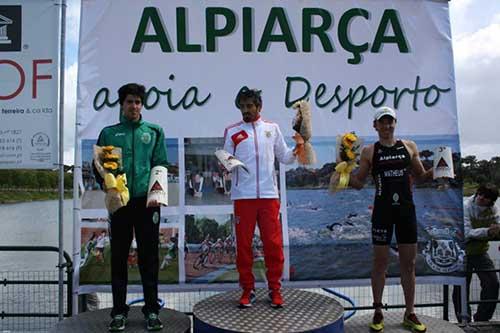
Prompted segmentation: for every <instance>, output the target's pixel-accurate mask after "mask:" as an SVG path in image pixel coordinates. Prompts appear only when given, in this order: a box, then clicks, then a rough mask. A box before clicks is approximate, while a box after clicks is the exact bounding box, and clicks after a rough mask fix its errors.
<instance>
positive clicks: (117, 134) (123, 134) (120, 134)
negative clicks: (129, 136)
mask: <svg viewBox="0 0 500 333" xmlns="http://www.w3.org/2000/svg"><path fill="white" fill-rule="evenodd" d="M115 136H125V133H115Z"/></svg>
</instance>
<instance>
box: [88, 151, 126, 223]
mask: <svg viewBox="0 0 500 333" xmlns="http://www.w3.org/2000/svg"><path fill="white" fill-rule="evenodd" d="M121 156H122V151H121V148H117V147H113V146H104V147H100V146H96V145H94V166H95V169H96V170H97V172H98V173H99V176H101V178H102V179H103V184H104V192H105V193H106V195H105V196H104V204H105V205H106V208H107V210H108V212H109V213H110V214H113V213H114V212H116V211H117V210H118V209H119V208H121V207H123V206H125V205H126V204H127V202H128V201H129V191H128V188H127V177H126V175H125V173H124V172H123V171H122V170H121V169H122V167H121V164H122V163H121Z"/></svg>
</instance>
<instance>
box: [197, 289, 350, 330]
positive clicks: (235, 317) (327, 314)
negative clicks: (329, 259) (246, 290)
mask: <svg viewBox="0 0 500 333" xmlns="http://www.w3.org/2000/svg"><path fill="white" fill-rule="evenodd" d="M240 295H241V291H240V290H234V291H228V292H224V293H220V294H217V295H214V296H211V297H208V298H206V299H204V300H202V301H200V302H198V303H197V304H196V305H195V306H194V308H193V328H194V330H193V332H194V333H209V332H210V333H229V332H231V333H234V332H248V333H250V332H252V333H269V332H273V333H285V332H311V333H313V332H316V333H340V332H344V319H343V314H344V309H343V307H342V305H341V304H340V303H339V302H337V301H336V300H335V299H334V298H332V297H329V296H325V295H322V294H318V293H314V292H308V291H303V290H299V289H284V290H283V298H284V301H285V305H284V307H282V308H278V309H275V308H271V306H270V302H269V300H268V296H267V290H265V289H257V290H256V295H257V300H256V302H255V303H254V304H253V306H252V307H250V308H245V309H240V308H239V307H238V304H239V299H240Z"/></svg>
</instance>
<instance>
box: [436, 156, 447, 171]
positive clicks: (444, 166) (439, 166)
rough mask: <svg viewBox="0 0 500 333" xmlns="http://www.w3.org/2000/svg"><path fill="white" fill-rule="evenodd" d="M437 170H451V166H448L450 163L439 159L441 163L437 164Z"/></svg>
mask: <svg viewBox="0 0 500 333" xmlns="http://www.w3.org/2000/svg"><path fill="white" fill-rule="evenodd" d="M436 167H437V168H449V167H450V166H449V165H448V163H446V161H445V160H444V158H442V157H441V158H440V159H439V162H438V163H437V165H436Z"/></svg>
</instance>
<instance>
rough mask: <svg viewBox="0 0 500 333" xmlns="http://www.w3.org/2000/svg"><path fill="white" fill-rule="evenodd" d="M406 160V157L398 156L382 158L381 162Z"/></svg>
mask: <svg viewBox="0 0 500 333" xmlns="http://www.w3.org/2000/svg"><path fill="white" fill-rule="evenodd" d="M404 159H405V155H403V154H398V155H388V156H380V158H379V161H390V160H404Z"/></svg>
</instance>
